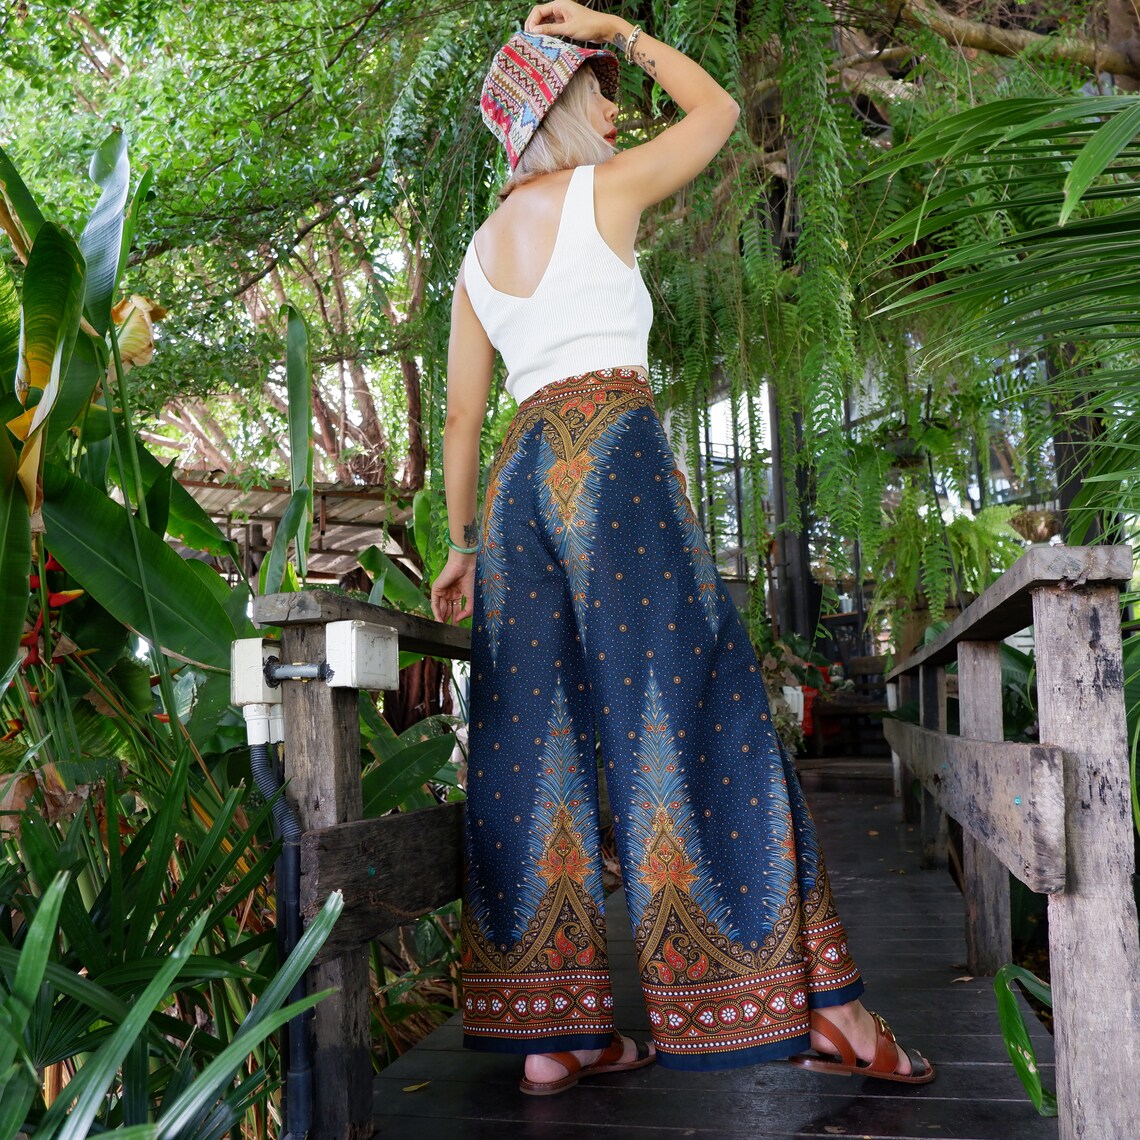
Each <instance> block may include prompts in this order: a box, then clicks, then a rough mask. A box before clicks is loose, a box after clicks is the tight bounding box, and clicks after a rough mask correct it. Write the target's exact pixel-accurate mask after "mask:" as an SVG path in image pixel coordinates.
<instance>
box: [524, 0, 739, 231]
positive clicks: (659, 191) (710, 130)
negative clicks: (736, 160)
mask: <svg viewBox="0 0 1140 1140" xmlns="http://www.w3.org/2000/svg"><path fill="white" fill-rule="evenodd" d="M635 29H637V25H635V24H631V23H630V22H629V21H628V20H624V19H622V18H621V17H620V16H612V15H609V14H607V13H605V12H597V11H594V10H593V9H590V8H584V7H583V6H582V5H581V4H577V3H575V2H574V0H553V3H550V4H538V5H536V6H535V7H534V8H533V9H532V10H531V13H530V15H529V16H528V17H527V21H526V30H527V31H528V32H541V33H543V34H545V35H557V36H566V37H568V38H570V39H576V40H592V41H595V42H597V41H604V42H607V43H612V44H613V45H614V47H615V48H617V50H618V51H619V52H620V53H621V54H622V55H625V54H626V52H627V49H628V50H629V55H630V58H631V59H632V61H633V62H634V63H636V64H638V66H640V67H642V68H643V69H644V70H645V71H646V72H648V73H649V74H650V75H651V76H652V77H653V78H654V79H655V80H656V81H657V82H658V83H659V84H661V86H662V87H663V88H664V89H665V91H666V92H668V94H669V96H670V97H671V98H672V99H673V101H674V102H675V103H676V104H677V106H678V107H680V108H681V110H682V111H684V112H685V117H684V118H683V119H681V120H680V122H677V123H674V124H673V126H671V127H669V128H668V129H667V130H664V131H662V132H661V133H660V134H659V135H657V136H656V137H655V138H653V139H651V140H650V141H649V142H647V143H643V144H642V145H641V146H635V147H630V148H629V149H628V150H624V151H622V152H621V153H620V154H617V155H615V156H614V158H613V159H611V160H610V161H609V162H607V163H606V164H605V166H604V170H605V175H604V177H605V179H606V181H607V183H608V184H609V186H608V189H609V190H610V191H611V192H614V193H617V194H619V195H620V196H621V197H622V198H624V199H626V200H627V201H628V202H629V203H630V205H631V206H632V207H634V208H636V209H637V210H638V212H640V211H641V210H644V209H645V208H646V207H647V206H651V205H654V204H655V203H657V202H660V201H661V200H662V199H663V198H667V197H669V195H670V194H673V193H675V192H676V191H677V190H679V189H680V188H681V187H682V186H684V185H685V184H686V183H688V182H690V181H692V179H693V178H695V177H696V176H697V175H698V174H699V173H700V172H701V171H702V170H703V169H704V168H705V167H706V166H707V165H708V164H709V163H710V162H711V161H712V160H713V158H714V157H715V155H716V153H717V151H719V150H720V148H721V147H722V146H724V144H725V142H726V141H727V140H728V136H729V135H730V134H732V129H733V127H734V126H735V125H736V120H737V119H738V118H739V117H740V107H739V106H738V105H737V103H736V100H735V99H733V97H732V96H731V95H730V94H729V93H728V92H727V91H725V89H724V88H723V87H721V85H720V84H719V83H717V81H716V80H715V79H713V77H712V76H711V75H709V73H708V72H707V71H705V69H704V68H703V67H701V65H700V64H698V63H695V62H694V61H693V60H691V59H689V58H688V56H686V55H683V54H682V53H681V52H679V51H677V50H676V49H675V48H671V47H669V45H668V44H663V43H662V42H661V41H660V40H656V39H654V38H653V37H652V36H651V35H650V34H649V33H648V32H647V31H645V30H643V29H638V30H636V34H635ZM631 40H632V47H631V46H630V42H631Z"/></svg>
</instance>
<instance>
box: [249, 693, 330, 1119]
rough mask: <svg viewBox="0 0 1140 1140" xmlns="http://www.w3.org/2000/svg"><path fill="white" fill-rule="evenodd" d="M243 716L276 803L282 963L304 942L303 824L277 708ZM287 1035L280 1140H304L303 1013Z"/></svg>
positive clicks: (309, 1065)
mask: <svg viewBox="0 0 1140 1140" xmlns="http://www.w3.org/2000/svg"><path fill="white" fill-rule="evenodd" d="M242 714H243V715H244V716H245V724H246V738H247V739H248V741H249V766H250V770H251V772H252V774H253V781H254V783H255V784H256V785H257V790H258V791H259V792H260V793H261V797H262V799H264V800H265V802H266V803H272V805H273V809H272V810H273V831H274V834H275V835H276V836H277V837H278V838H279V839H280V840H281V854H280V855H279V856H278V859H277V941H278V947H279V954H280V956H281V960H282V961H284V960H285V959H286V958H287V957H288V956H289V955H290V954H291V953H292V952H293V948H294V947H295V946H296V945H297V942H298V941H299V940H300V938H301V825H300V823H298V822H297V817H296V816H295V815H294V814H293V811H292V809H291V808H290V807H289V801H288V800H287V799H286V798H285V794H284V792H283V791H282V787H283V781H282V780H281V777H280V775H279V773H278V770H277V757H276V755H273V756H272V757H271V755H270V748H271V742H272V744H273V745H275V744H276V743H277V741H279V740H280V737H281V725H282V724H283V722H282V721H281V717H280V711H279V706H276V705H264V704H252V705H245V706H244V707H243V708H242ZM275 714H276V715H275ZM274 752H276V748H274ZM304 996H305V979H304V977H302V978H301V979H300V981H298V982H297V984H296V986H294V987H293V990H292V992H291V993H290V994H289V1000H290V1001H291V1002H293V1001H299V1000H300V999H301V998H303V997H304ZM286 1037H287V1041H288V1069H287V1072H286V1078H285V1133H284V1136H283V1137H282V1140H303V1138H304V1137H305V1136H306V1135H307V1134H308V1132H309V1129H310V1127H311V1126H312V1119H313V1062H312V1054H311V1051H310V1048H309V1029H308V1025H307V1024H306V1016H305V1014H300V1015H298V1016H297V1017H294V1018H293V1019H292V1020H291V1021H290V1022H289V1023H288V1025H287V1027H286Z"/></svg>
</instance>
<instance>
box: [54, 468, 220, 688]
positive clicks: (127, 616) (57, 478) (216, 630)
mask: <svg viewBox="0 0 1140 1140" xmlns="http://www.w3.org/2000/svg"><path fill="white" fill-rule="evenodd" d="M43 512H44V525H45V528H46V539H47V545H48V547H49V548H50V549H51V551H52V553H53V554H54V555H55V556H56V558H58V559H59V561H60V562H61V563H62V564H63V566H64V567H65V568H66V569H67V571H68V573H69V574H70V575H71V576H72V577H73V578H74V579H75V580H76V582H78V583H79V585H80V586H82V587H83V589H85V590H86V591H87V592H88V593H90V594H91V596H92V597H93V598H95V600H96V601H97V602H98V603H99V604H100V605H102V606H104V607H105V608H106V609H107V610H108V611H109V612H110V613H112V614H113V615H114V616H115V617H116V618H118V620H119V621H121V622H122V623H123V624H124V625H127V626H129V627H130V628H131V629H134V630H136V631H138V632H139V633H141V634H142V635H143V636H145V637H147V638H149V639H151V640H152V641H153V642H155V643H156V644H157V646H158V647H159V648H161V649H163V650H165V651H166V652H167V653H170V654H172V655H173V656H175V657H178V658H181V659H184V660H187V661H193V662H197V663H199V664H202V665H208V666H212V667H214V668H218V669H225V668H227V667H228V663H229V653H230V643H231V642H232V641H233V639H234V636H235V634H234V626H233V622H231V621H230V619H229V616H228V615H227V614H226V611H225V610H224V608H223V607H222V605H221V604H220V603H219V602H218V600H217V598H216V597H214V595H213V594H212V593H211V591H210V590H209V589H207V587H206V586H205V585H203V584H202V582H201V581H200V580H199V579H198V575H197V573H196V572H195V571H193V570H191V569H190V568H189V567H188V566H187V565H186V563H185V562H183V560H182V559H181V558H179V557H178V555H177V554H175V553H174V551H173V550H171V549H170V547H169V546H167V545H166V543H165V542H163V541H162V540H161V539H159V538H157V537H156V536H155V535H154V534H152V533H151V532H150V531H149V530H147V529H146V528H145V527H143V526H141V525H134V526H132V520H131V519H130V518H129V517H128V514H127V511H126V510H125V509H124V508H123V507H121V506H119V505H118V504H116V503H115V502H113V501H112V500H110V499H108V498H107V497H106V496H104V495H101V494H100V493H99V492H98V491H96V490H95V489H94V488H93V487H91V486H89V485H88V484H86V483H84V482H83V481H82V480H81V479H78V478H76V477H75V476H74V475H71V474H69V473H68V472H66V471H64V470H63V469H62V468H59V467H56V466H54V465H52V464H48V465H47V466H46V467H45V470H44V506H43ZM136 541H137V542H138V556H136V552H135V545H134V544H135V542H136ZM152 616H153V622H154V628H153V629H152V628H151V618H152Z"/></svg>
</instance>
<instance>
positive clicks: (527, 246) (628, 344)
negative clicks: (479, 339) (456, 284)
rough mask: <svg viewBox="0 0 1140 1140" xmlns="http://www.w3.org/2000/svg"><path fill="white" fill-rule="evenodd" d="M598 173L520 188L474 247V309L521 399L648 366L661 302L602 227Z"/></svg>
mask: <svg viewBox="0 0 1140 1140" xmlns="http://www.w3.org/2000/svg"><path fill="white" fill-rule="evenodd" d="M597 171H598V168H596V167H593V166H580V167H576V168H575V169H574V170H573V171H559V172H558V173H557V174H552V175H548V176H545V177H544V178H543V179H541V180H536V182H535V183H528V184H527V185H526V186H523V187H520V188H518V189H516V190H515V191H514V192H513V193H512V194H511V196H510V197H509V198H508V199H507V201H506V202H505V203H504V204H503V205H502V206H501V207H500V208H499V209H498V210H497V211H496V212H495V213H494V214H493V215H492V217H491V218H490V219H489V220H488V222H487V223H486V224H485V225H484V226H483V228H482V229H481V230H480V231H479V233H478V234H477V235H476V236H475V239H474V241H472V243H471V246H470V247H469V249H468V253H467V258H466V260H465V262H464V269H463V279H464V284H465V286H466V290H467V294H468V296H469V297H470V301H471V306H472V308H473V309H474V312H475V315H476V317H477V318H478V319H479V322H480V323H481V324H482V326H483V328H484V330H485V331H486V334H487V336H488V338H489V339H490V341H491V343H492V344H493V345H494V346H495V347H496V348H497V349H498V350H499V352H500V353H501V354H502V357H503V360H504V362H505V363H506V366H507V374H508V375H507V390H508V392H509V393H510V394H511V396H513V397H514V399H515V400H517V401H519V402H520V403H521V402H522V401H523V400H525V399H526V398H527V397H528V396H530V395H531V394H533V393H534V392H536V391H537V390H538V389H539V388H541V387H542V386H543V385H545V384H549V383H550V382H551V381H552V380H558V379H561V378H562V377H565V376H573V375H577V374H579V373H583V372H588V371H591V370H594V369H598V368H606V367H612V366H614V365H620V366H632V367H639V368H643V369H644V368H646V367H647V365H648V338H649V327H650V324H651V323H652V320H653V305H652V302H651V301H650V298H649V292H648V290H647V289H646V288H645V283H644V282H643V281H642V280H641V274H640V273H639V272H638V269H637V264H636V262H635V261H634V259H633V256H632V249H631V250H630V253H629V261H626V260H625V259H624V258H622V257H621V256H620V254H619V253H618V252H616V250H615V249H614V247H613V246H612V245H611V244H610V243H609V242H608V241H607V240H606V238H605V236H604V235H603V234H602V233H601V231H600V230H599V227H598V224H597V220H596V209H595V202H596V200H597V198H598V195H597V194H596V189H595V187H596V183H597V182H598V181H603V183H604V179H599V178H597V177H596V172H597ZM527 191H530V193H527ZM516 195H523V197H521V198H520V199H519V201H518V202H517V203H515V204H512V203H513V202H514V199H515V197H516ZM603 202H604V197H603ZM605 215H606V211H605V210H604V209H603V216H605ZM611 221H612V219H611ZM610 228H611V230H612V229H613V226H612V224H611V226H610ZM631 245H632V241H631ZM631 262H632V264H631Z"/></svg>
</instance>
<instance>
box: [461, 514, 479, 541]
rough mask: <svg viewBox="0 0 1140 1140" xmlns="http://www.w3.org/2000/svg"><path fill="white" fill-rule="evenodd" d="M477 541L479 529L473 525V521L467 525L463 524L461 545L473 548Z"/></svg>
mask: <svg viewBox="0 0 1140 1140" xmlns="http://www.w3.org/2000/svg"><path fill="white" fill-rule="evenodd" d="M478 540H479V528H478V527H477V526H476V525H475V520H474V519H472V520H471V521H470V522H469V523H464V524H463V545H464V546H474V545H475V544H476V543H477V542H478Z"/></svg>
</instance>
